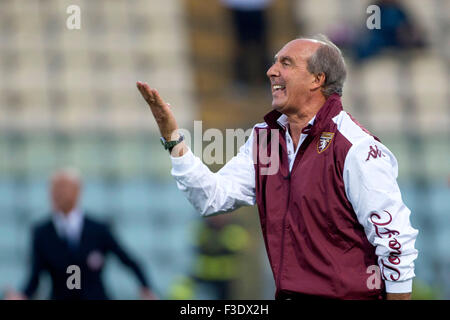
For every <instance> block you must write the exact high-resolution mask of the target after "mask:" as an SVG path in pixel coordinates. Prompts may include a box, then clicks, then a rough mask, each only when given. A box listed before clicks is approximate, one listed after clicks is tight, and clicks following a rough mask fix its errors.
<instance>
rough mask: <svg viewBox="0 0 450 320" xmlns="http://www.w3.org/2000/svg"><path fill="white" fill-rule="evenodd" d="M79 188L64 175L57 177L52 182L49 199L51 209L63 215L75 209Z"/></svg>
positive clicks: (77, 184) (76, 183)
mask: <svg viewBox="0 0 450 320" xmlns="http://www.w3.org/2000/svg"><path fill="white" fill-rule="evenodd" d="M79 190H80V186H79V183H78V182H77V181H73V180H72V179H70V178H69V177H66V176H64V175H61V176H57V177H55V178H54V179H53V180H52V184H51V191H50V192H51V198H52V203H53V209H54V210H56V211H60V212H63V213H66V214H67V213H69V212H70V211H71V210H72V209H74V208H75V206H76V204H77V201H78V194H79Z"/></svg>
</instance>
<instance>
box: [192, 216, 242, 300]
mask: <svg viewBox="0 0 450 320" xmlns="http://www.w3.org/2000/svg"><path fill="white" fill-rule="evenodd" d="M196 227H197V228H196V232H195V234H196V239H195V244H194V245H195V248H196V251H197V256H196V257H195V261H194V268H193V279H194V281H195V282H196V284H197V286H198V287H199V288H203V289H204V290H205V291H206V292H208V293H209V294H211V297H212V298H213V299H219V300H229V299H232V298H233V293H232V286H233V283H234V281H235V280H236V279H237V277H238V275H239V273H238V268H239V253H241V252H242V251H243V250H244V249H245V248H246V246H247V244H248V233H247V231H246V230H245V229H244V228H243V227H241V226H240V225H238V224H236V223H233V222H232V221H230V217H229V216H225V215H218V216H215V217H211V218H208V219H203V220H202V221H200V222H199V223H198V225H197V226H196Z"/></svg>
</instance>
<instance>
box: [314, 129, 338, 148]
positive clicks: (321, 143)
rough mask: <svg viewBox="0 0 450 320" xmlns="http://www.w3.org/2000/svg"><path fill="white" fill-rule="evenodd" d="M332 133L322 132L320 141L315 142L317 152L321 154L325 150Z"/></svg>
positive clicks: (331, 138) (329, 142) (332, 135)
mask: <svg viewBox="0 0 450 320" xmlns="http://www.w3.org/2000/svg"><path fill="white" fill-rule="evenodd" d="M333 137H334V133H332V132H322V134H321V135H320V139H319V141H318V142H317V152H318V153H322V152H324V151H325V149H326V148H328V147H329V145H330V144H331V140H333Z"/></svg>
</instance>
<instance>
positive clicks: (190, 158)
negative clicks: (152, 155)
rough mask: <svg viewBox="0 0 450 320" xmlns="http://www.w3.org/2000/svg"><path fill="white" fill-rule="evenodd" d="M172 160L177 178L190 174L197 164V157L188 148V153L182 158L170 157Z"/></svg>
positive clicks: (173, 172)
mask: <svg viewBox="0 0 450 320" xmlns="http://www.w3.org/2000/svg"><path fill="white" fill-rule="evenodd" d="M170 159H171V160H172V174H173V175H177V176H181V175H183V174H185V173H186V172H188V171H189V169H191V168H192V166H193V165H194V163H195V156H194V154H193V153H192V151H191V149H190V148H188V151H187V152H186V153H185V154H183V155H182V156H181V157H172V156H170Z"/></svg>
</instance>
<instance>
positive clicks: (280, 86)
mask: <svg viewBox="0 0 450 320" xmlns="http://www.w3.org/2000/svg"><path fill="white" fill-rule="evenodd" d="M280 89H284V86H282V85H279V84H276V85H274V86H273V90H280Z"/></svg>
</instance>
